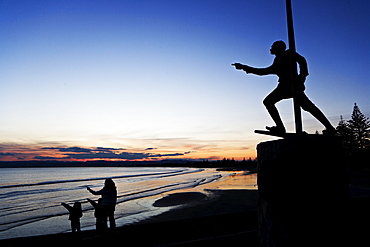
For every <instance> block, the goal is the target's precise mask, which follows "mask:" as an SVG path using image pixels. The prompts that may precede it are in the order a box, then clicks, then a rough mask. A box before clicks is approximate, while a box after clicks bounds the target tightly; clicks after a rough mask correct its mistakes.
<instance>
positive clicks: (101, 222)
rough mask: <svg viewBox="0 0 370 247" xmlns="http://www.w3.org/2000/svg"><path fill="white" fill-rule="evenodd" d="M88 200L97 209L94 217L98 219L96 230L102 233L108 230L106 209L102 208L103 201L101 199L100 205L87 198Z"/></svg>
mask: <svg viewBox="0 0 370 247" xmlns="http://www.w3.org/2000/svg"><path fill="white" fill-rule="evenodd" d="M87 200H88V201H89V202H90V203H91V205H92V206H93V207H94V209H95V212H94V216H95V218H96V230H97V231H98V232H100V233H101V232H103V231H104V230H106V229H107V228H108V226H107V221H106V217H107V216H106V213H105V211H104V208H103V207H102V201H103V199H102V198H99V200H98V203H96V202H94V201H93V200H90V199H89V198H87Z"/></svg>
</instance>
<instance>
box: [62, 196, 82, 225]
mask: <svg viewBox="0 0 370 247" xmlns="http://www.w3.org/2000/svg"><path fill="white" fill-rule="evenodd" d="M62 205H63V206H64V207H65V208H66V209H67V210H68V211H69V218H68V219H69V220H70V221H71V227H72V232H76V231H77V232H81V229H80V218H81V217H82V208H81V202H75V203H74V204H73V207H71V206H69V205H68V204H66V203H62Z"/></svg>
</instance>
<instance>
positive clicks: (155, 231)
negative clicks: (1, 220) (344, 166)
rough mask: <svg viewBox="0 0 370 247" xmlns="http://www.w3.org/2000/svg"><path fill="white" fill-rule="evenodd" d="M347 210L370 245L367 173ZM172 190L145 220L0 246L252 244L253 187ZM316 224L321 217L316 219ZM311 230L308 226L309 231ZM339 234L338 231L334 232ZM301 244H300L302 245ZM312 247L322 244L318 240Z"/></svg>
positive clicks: (361, 240) (358, 240) (354, 239)
mask: <svg viewBox="0 0 370 247" xmlns="http://www.w3.org/2000/svg"><path fill="white" fill-rule="evenodd" d="M350 182H352V183H350V184H351V185H350V194H349V203H348V210H346V211H344V212H343V214H342V215H338V217H341V218H343V221H346V222H347V224H346V225H347V227H346V229H345V231H344V232H346V234H347V236H345V237H344V238H346V239H348V244H346V243H343V244H344V245H343V246H370V237H369V233H370V176H362V175H361V176H358V177H355V179H351V181H350ZM211 194H212V195H213V196H211V197H205V196H204V194H202V193H200V192H192V193H189V192H183V193H174V194H172V195H169V196H168V197H165V198H164V199H160V200H158V201H157V202H156V204H157V205H158V206H171V205H176V204H183V205H184V207H183V208H180V209H175V210H171V211H169V212H166V213H164V214H162V215H159V216H156V217H154V218H151V219H149V220H146V221H144V222H140V223H137V224H133V225H127V226H123V227H120V228H117V230H116V231H115V232H112V233H107V234H105V235H103V236H99V235H97V234H96V232H95V231H85V232H82V233H81V234H80V235H73V234H71V233H64V234H55V235H46V236H35V237H25V238H17V239H7V240H2V241H0V246H2V247H8V246H38V247H43V246H45V247H46V246H63V247H64V246H135V247H140V246H244V247H257V246H258V234H257V208H256V204H257V191H256V190H244V189H229V190H215V191H212V193H211ZM317 224H320V222H317ZM314 232H315V229H312V234H314ZM338 237H343V236H338ZM302 246H304V245H302ZM317 246H321V245H320V243H317Z"/></svg>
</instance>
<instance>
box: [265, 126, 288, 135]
mask: <svg viewBox="0 0 370 247" xmlns="http://www.w3.org/2000/svg"><path fill="white" fill-rule="evenodd" d="M266 129H267V130H268V131H270V132H271V133H275V134H285V133H286V130H285V128H284V127H278V126H272V127H269V126H266Z"/></svg>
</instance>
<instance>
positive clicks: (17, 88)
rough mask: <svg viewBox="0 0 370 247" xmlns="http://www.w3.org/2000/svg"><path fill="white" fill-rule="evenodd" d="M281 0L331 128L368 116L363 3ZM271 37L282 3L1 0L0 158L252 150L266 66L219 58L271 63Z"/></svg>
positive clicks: (280, 20)
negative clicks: (243, 67)
mask: <svg viewBox="0 0 370 247" xmlns="http://www.w3.org/2000/svg"><path fill="white" fill-rule="evenodd" d="M292 6H293V17H294V25H295V37H296V47H297V52H299V53H300V54H301V55H303V56H304V57H305V58H306V59H307V62H308V68H309V73H310V75H309V76H308V77H307V81H306V88H307V89H306V94H307V95H308V97H309V98H310V99H311V100H312V101H313V102H314V103H315V104H316V105H317V106H318V107H319V108H320V109H321V110H322V111H323V112H324V113H325V115H326V116H327V117H328V118H329V120H330V121H331V122H332V124H333V125H334V126H337V124H338V122H339V118H340V115H343V117H344V119H349V118H350V115H351V113H352V109H353V105H354V103H355V102H356V103H357V105H358V106H359V107H360V110H361V111H362V113H364V114H365V116H367V117H369V116H370V97H369V95H370V83H369V82H370V72H369V71H370V69H369V67H370V63H369V59H368V58H369V57H370V52H369V51H370V49H369V44H370V15H369V13H370V1H368V0H356V1H347V0H299V1H298V0H292ZM276 40H284V41H287V25H286V12H285V1H284V0H239V1H237V0H222V1H218V0H184V1H182V0H175V1H174V0H168V1H167V0H166V1H165V0H142V1H140V0H133V1H125V0H122V1H109V0H105V1H97V0H90V1H79V0H71V1H68V0H64V1H53V0H49V1H46V0H45V1H43V0H40V1H27V0H25V1H19V0H0V54H1V55H0V160H3V161H5V160H51V159H54V160H55V159H60V160H89V159H115V160H151V159H179V158H181V159H222V158H223V157H226V158H235V159H243V158H244V157H245V158H249V157H252V158H254V157H255V156H256V151H255V150H256V145H257V144H258V143H259V142H261V141H267V140H273V139H274V138H273V137H268V136H262V135H257V134H254V133H253V131H254V130H255V129H264V128H265V126H266V125H269V126H271V125H273V122H272V120H271V119H270V116H269V114H268V113H267V111H266V110H265V108H264V106H263V104H262V100H263V99H264V97H265V96H266V95H267V94H268V93H269V92H271V91H272V90H273V89H274V88H275V87H276V85H277V77H276V76H274V75H270V76H265V77H259V76H255V75H250V74H249V75H247V74H245V73H243V72H241V71H237V70H235V69H234V67H232V66H231V65H230V64H232V63H234V62H240V63H243V64H248V65H251V66H255V67H267V66H269V65H270V64H271V63H272V61H273V58H274V57H273V56H272V55H270V53H269V49H270V46H271V44H272V43H273V42H274V41H276ZM277 107H278V108H279V111H280V113H281V115H282V118H283V121H284V123H285V124H286V126H287V129H288V131H294V119H293V110H292V101H291V100H285V101H282V102H281V103H278V104H277ZM302 116H303V128H304V130H306V131H307V132H309V133H315V131H316V130H318V131H319V132H321V131H322V130H323V129H324V127H323V126H322V125H321V124H320V123H318V122H317V121H316V120H315V119H314V118H312V117H311V116H310V115H309V114H307V113H303V114H302Z"/></svg>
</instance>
